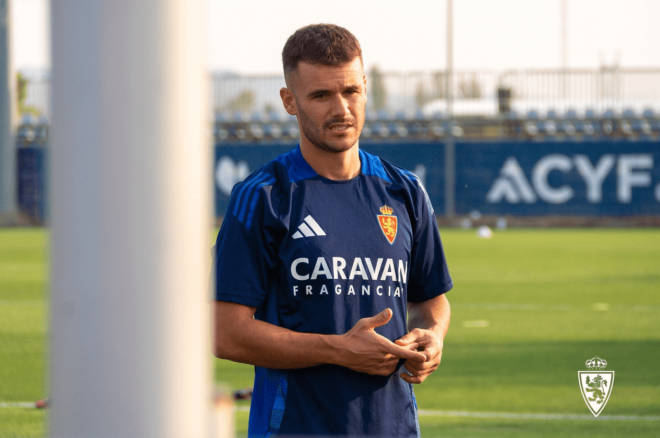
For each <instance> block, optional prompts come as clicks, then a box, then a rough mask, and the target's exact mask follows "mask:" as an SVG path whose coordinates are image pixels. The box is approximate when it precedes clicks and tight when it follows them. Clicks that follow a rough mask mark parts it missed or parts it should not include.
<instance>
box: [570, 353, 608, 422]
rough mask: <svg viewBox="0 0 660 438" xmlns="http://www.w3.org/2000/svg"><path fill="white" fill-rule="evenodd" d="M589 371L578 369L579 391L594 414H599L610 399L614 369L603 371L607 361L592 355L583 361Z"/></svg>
mask: <svg viewBox="0 0 660 438" xmlns="http://www.w3.org/2000/svg"><path fill="white" fill-rule="evenodd" d="M585 365H586V367H587V368H588V369H589V371H578V379H579V381H580V391H581V392H582V398H584V402H585V403H586V404H587V407H588V408H589V410H590V411H591V413H592V414H594V416H596V417H597V416H598V415H600V413H601V412H603V409H604V408H605V405H606V404H607V401H608V400H609V399H610V395H611V394H612V386H614V371H605V368H606V367H607V361H606V360H605V359H601V358H600V357H598V356H594V357H592V358H591V359H589V360H588V361H586V362H585Z"/></svg>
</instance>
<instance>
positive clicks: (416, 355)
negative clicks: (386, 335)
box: [388, 343, 426, 362]
mask: <svg viewBox="0 0 660 438" xmlns="http://www.w3.org/2000/svg"><path fill="white" fill-rule="evenodd" d="M388 353H390V354H393V355H395V356H396V357H398V358H401V359H406V360H413V361H419V362H424V361H425V360H426V356H424V354H422V353H420V352H417V351H412V350H408V349H406V348H404V347H400V346H398V345H396V344H394V343H390V344H389V349H388Z"/></svg>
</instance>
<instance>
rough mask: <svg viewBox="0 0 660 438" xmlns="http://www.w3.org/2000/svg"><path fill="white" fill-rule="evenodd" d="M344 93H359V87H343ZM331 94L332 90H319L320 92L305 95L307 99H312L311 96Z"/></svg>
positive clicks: (315, 91)
mask: <svg viewBox="0 0 660 438" xmlns="http://www.w3.org/2000/svg"><path fill="white" fill-rule="evenodd" d="M345 91H360V87H359V86H357V85H349V86H348V87H345V88H344V89H342V93H343V92H345ZM332 92H333V91H332V90H324V89H320V90H314V91H310V92H309V93H307V96H308V97H313V96H316V95H317V94H330V93H332Z"/></svg>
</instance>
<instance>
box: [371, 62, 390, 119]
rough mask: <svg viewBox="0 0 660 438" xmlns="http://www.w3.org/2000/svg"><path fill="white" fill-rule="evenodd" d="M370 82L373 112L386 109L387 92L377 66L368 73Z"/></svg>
mask: <svg viewBox="0 0 660 438" xmlns="http://www.w3.org/2000/svg"><path fill="white" fill-rule="evenodd" d="M369 79H370V82H371V101H372V102H373V105H374V110H376V111H378V110H381V109H383V108H387V90H386V89H385V82H384V81H383V74H382V73H381V72H380V69H379V68H378V66H375V65H374V66H373V67H372V68H371V72H370V73H369Z"/></svg>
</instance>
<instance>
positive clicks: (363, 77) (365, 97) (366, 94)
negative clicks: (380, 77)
mask: <svg viewBox="0 0 660 438" xmlns="http://www.w3.org/2000/svg"><path fill="white" fill-rule="evenodd" d="M362 79H363V80H364V100H365V101H368V100H369V93H367V75H363V76H362Z"/></svg>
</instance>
